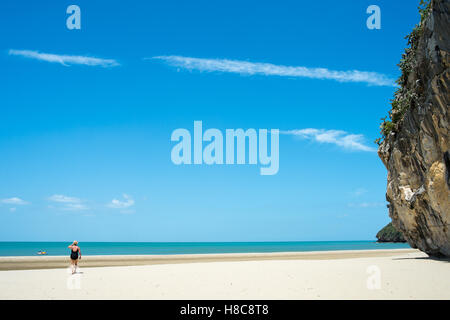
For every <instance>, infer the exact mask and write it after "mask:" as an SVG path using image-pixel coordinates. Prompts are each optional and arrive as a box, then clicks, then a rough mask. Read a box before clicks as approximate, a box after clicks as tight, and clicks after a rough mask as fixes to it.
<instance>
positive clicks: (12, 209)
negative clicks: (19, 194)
mask: <svg viewBox="0 0 450 320" xmlns="http://www.w3.org/2000/svg"><path fill="white" fill-rule="evenodd" d="M16 210H17V208H9V211H10V212H16Z"/></svg>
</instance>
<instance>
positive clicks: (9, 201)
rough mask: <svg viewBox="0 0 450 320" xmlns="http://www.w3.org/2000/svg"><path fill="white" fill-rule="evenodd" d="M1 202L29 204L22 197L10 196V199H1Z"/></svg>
mask: <svg viewBox="0 0 450 320" xmlns="http://www.w3.org/2000/svg"><path fill="white" fill-rule="evenodd" d="M0 202H1V203H4V204H13V205H26V204H29V203H28V202H26V201H24V200H22V199H20V198H17V197H13V198H8V199H1V200H0Z"/></svg>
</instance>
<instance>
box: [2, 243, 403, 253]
mask: <svg viewBox="0 0 450 320" xmlns="http://www.w3.org/2000/svg"><path fill="white" fill-rule="evenodd" d="M70 244H71V242H0V256H34V255H37V252H38V251H46V252H47V253H48V255H51V256H61V255H69V249H68V248H67V246H68V245H70ZM79 246H80V248H81V251H82V254H83V255H145V254H201V253H249V252H255V253H256V252H295V251H330V250H374V249H401V248H405V249H406V248H410V246H409V245H408V244H407V243H377V242H375V241H299V242H80V243H79Z"/></svg>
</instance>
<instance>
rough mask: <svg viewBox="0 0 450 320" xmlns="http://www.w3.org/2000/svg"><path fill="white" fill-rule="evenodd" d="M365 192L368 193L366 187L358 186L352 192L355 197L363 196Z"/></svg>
mask: <svg viewBox="0 0 450 320" xmlns="http://www.w3.org/2000/svg"><path fill="white" fill-rule="evenodd" d="M365 193H367V190H366V189H364V188H358V189H356V190H354V191H352V192H351V194H352V196H355V197H359V196H362V195H363V194H365Z"/></svg>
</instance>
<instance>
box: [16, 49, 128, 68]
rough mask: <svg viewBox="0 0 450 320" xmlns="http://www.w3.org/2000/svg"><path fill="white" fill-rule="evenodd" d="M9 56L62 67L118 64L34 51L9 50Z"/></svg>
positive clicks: (107, 60) (111, 65)
mask: <svg viewBox="0 0 450 320" xmlns="http://www.w3.org/2000/svg"><path fill="white" fill-rule="evenodd" d="M8 53H9V55H10V56H21V57H25V58H30V59H35V60H40V61H46V62H51V63H59V64H62V65H63V66H70V65H75V64H77V65H86V66H101V67H105V68H107V67H116V66H119V63H118V62H117V61H116V60H114V59H101V58H96V57H88V56H71V55H60V54H53V53H44V52H39V51H34V50H15V49H10V50H9V52H8Z"/></svg>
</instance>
